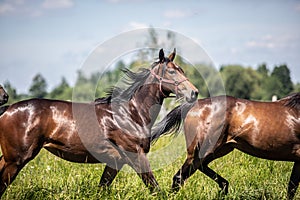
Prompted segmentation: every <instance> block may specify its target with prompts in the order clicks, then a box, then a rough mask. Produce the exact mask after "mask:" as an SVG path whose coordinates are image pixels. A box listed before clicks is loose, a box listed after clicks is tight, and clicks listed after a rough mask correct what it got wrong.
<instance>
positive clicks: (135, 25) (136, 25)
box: [129, 21, 149, 29]
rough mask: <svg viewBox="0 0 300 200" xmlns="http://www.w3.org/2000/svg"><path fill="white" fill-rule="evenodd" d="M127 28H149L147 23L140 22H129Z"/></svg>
mask: <svg viewBox="0 0 300 200" xmlns="http://www.w3.org/2000/svg"><path fill="white" fill-rule="evenodd" d="M129 27H130V28H129V29H139V28H149V25H147V24H145V23H140V22H135V21H132V22H129Z"/></svg>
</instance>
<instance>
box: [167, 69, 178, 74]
mask: <svg viewBox="0 0 300 200" xmlns="http://www.w3.org/2000/svg"><path fill="white" fill-rule="evenodd" d="M168 72H169V73H170V74H175V73H176V71H175V70H173V69H172V70H168Z"/></svg>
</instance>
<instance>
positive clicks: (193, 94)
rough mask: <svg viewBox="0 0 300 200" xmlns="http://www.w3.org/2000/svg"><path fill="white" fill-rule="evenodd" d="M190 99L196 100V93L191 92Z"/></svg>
mask: <svg viewBox="0 0 300 200" xmlns="http://www.w3.org/2000/svg"><path fill="white" fill-rule="evenodd" d="M191 97H192V99H193V100H196V99H197V97H198V91H194V90H193V91H192V94H191Z"/></svg>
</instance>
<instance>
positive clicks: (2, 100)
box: [0, 85, 9, 106]
mask: <svg viewBox="0 0 300 200" xmlns="http://www.w3.org/2000/svg"><path fill="white" fill-rule="evenodd" d="M8 97H9V96H8V94H7V93H6V91H5V90H4V88H3V87H2V85H0V106H2V105H3V104H6V103H7V101H8Z"/></svg>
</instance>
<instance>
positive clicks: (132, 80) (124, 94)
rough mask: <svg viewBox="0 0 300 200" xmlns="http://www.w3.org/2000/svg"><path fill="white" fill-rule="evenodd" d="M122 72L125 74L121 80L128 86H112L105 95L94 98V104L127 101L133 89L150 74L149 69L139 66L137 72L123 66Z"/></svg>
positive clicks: (142, 82)
mask: <svg viewBox="0 0 300 200" xmlns="http://www.w3.org/2000/svg"><path fill="white" fill-rule="evenodd" d="M122 72H123V73H124V74H125V75H126V78H125V80H124V81H123V82H124V83H125V84H126V85H128V86H129V87H128V88H126V89H122V88H120V87H116V86H114V87H112V88H110V89H109V90H108V92H107V96H106V97H101V98H98V99H96V100H95V103H96V104H103V103H111V102H112V101H113V102H115V101H117V102H120V101H129V100H130V99H131V98H132V96H133V94H134V93H135V91H136V90H137V89H138V88H140V86H142V85H143V84H144V83H145V81H146V79H147V78H148V76H149V74H150V70H149V69H145V68H141V69H139V71H138V72H132V71H130V70H129V69H128V68H123V69H122Z"/></svg>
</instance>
